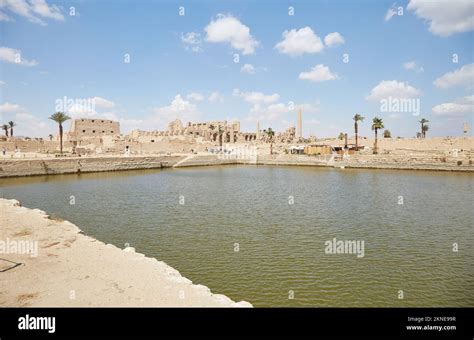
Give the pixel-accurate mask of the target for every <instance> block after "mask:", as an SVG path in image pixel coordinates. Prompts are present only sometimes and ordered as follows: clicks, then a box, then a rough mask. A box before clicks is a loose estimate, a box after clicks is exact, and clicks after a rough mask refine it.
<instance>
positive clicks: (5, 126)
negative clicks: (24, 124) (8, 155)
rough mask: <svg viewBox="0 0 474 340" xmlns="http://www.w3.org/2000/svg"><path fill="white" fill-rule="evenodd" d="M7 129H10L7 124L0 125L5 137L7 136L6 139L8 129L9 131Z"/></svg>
mask: <svg viewBox="0 0 474 340" xmlns="http://www.w3.org/2000/svg"><path fill="white" fill-rule="evenodd" d="M9 128H10V127H9V126H8V124H3V125H2V129H3V130H5V136H7V137H8V129H9Z"/></svg>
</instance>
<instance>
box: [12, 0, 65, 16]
mask: <svg viewBox="0 0 474 340" xmlns="http://www.w3.org/2000/svg"><path fill="white" fill-rule="evenodd" d="M15 1H18V0H15ZM30 3H31V6H32V10H33V12H35V13H36V14H39V15H41V16H42V17H44V18H50V19H54V20H59V21H63V20H64V16H63V15H62V13H61V10H60V9H59V7H58V6H56V5H51V6H50V5H48V4H47V3H46V1H45V0H30Z"/></svg>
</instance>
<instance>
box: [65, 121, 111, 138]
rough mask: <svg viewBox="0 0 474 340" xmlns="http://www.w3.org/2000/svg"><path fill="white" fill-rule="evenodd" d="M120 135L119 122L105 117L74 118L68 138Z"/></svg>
mask: <svg viewBox="0 0 474 340" xmlns="http://www.w3.org/2000/svg"><path fill="white" fill-rule="evenodd" d="M107 135H108V136H115V135H120V123H119V122H116V121H113V120H107V119H86V118H81V119H74V120H73V121H72V123H71V129H70V131H69V133H68V136H67V137H68V138H76V139H80V138H83V137H96V136H107Z"/></svg>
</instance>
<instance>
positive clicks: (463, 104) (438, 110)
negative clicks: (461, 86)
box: [432, 95, 474, 116]
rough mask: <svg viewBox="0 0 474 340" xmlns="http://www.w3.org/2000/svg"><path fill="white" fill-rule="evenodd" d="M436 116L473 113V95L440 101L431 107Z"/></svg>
mask: <svg viewBox="0 0 474 340" xmlns="http://www.w3.org/2000/svg"><path fill="white" fill-rule="evenodd" d="M432 111H433V114H434V115H436V116H459V115H464V114H466V113H470V114H474V95H470V96H466V97H463V98H458V99H456V100H455V101H454V102H450V103H442V104H439V105H436V106H434V107H433V108H432Z"/></svg>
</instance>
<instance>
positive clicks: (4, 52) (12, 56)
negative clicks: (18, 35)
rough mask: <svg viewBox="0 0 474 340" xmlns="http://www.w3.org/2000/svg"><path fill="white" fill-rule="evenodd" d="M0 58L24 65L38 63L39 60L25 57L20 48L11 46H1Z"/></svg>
mask: <svg viewBox="0 0 474 340" xmlns="http://www.w3.org/2000/svg"><path fill="white" fill-rule="evenodd" d="M0 60H3V61H6V62H7V63H11V64H17V65H22V66H35V65H38V62H37V61H36V60H28V59H25V58H23V56H22V54H21V51H20V50H17V49H14V48H10V47H0Z"/></svg>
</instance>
